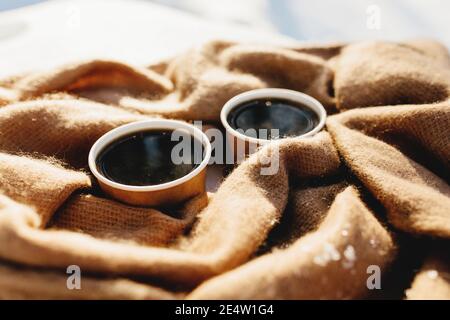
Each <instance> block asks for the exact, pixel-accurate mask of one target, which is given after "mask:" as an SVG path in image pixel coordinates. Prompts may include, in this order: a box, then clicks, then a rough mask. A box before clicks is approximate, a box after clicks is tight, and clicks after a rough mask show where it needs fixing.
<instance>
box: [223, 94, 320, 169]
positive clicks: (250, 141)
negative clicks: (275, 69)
mask: <svg viewBox="0 0 450 320" xmlns="http://www.w3.org/2000/svg"><path fill="white" fill-rule="evenodd" d="M273 98H275V99H285V100H289V101H293V102H297V103H299V104H301V105H304V106H306V107H308V108H310V109H311V110H312V111H314V112H315V113H316V114H317V116H318V118H319V122H318V124H317V125H316V126H315V127H314V128H313V129H312V130H311V131H308V132H306V133H304V134H302V135H300V136H297V137H301V138H306V137H311V136H313V135H315V134H316V133H317V132H319V131H320V130H322V128H323V126H324V125H325V120H326V118H327V113H326V111H325V108H324V107H323V105H322V104H321V103H320V102H319V101H317V100H316V99H314V98H313V97H311V96H309V95H307V94H304V93H301V92H298V91H294V90H288V89H279V88H266V89H255V90H250V91H246V92H243V93H241V94H238V95H237V96H234V97H233V98H231V99H230V100H228V101H227V102H226V103H225V105H224V106H223V108H222V111H221V112H220V120H221V122H222V125H223V126H224V127H225V130H226V133H227V141H228V143H229V146H228V147H229V151H230V152H233V153H234V159H235V161H237V162H240V161H242V160H243V158H245V156H247V155H249V154H251V153H253V152H254V151H255V150H256V149H257V148H258V147H260V146H262V145H264V144H267V143H269V142H270V141H271V140H267V139H258V138H254V137H249V136H246V135H244V134H243V133H241V132H238V131H237V130H235V129H233V128H232V127H231V126H230V124H229V123H228V120H227V118H228V114H229V113H230V112H231V111H232V110H233V109H234V108H236V107H238V106H239V105H241V104H242V103H245V102H248V101H253V100H258V99H273ZM242 145H244V147H243V148H239V147H238V146H242ZM238 150H244V152H239V151H238Z"/></svg>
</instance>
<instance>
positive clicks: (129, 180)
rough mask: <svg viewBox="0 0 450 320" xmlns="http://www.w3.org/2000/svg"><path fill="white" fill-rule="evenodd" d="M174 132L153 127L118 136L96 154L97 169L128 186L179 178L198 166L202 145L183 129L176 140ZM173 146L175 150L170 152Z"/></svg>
mask: <svg viewBox="0 0 450 320" xmlns="http://www.w3.org/2000/svg"><path fill="white" fill-rule="evenodd" d="M173 133H174V131H173V130H165V129H161V130H159V129H153V130H147V131H141V132H136V133H132V134H129V135H126V136H123V137H120V138H118V139H117V140H116V141H113V142H111V143H110V144H109V145H107V146H106V147H105V148H104V149H103V150H102V151H101V152H100V153H99V155H98V157H97V159H96V165H97V170H98V171H99V172H100V173H101V174H102V175H103V176H105V177H106V178H107V179H109V180H112V181H114V182H118V183H121V184H125V185H131V186H150V185H157V184H161V183H165V182H169V181H173V180H176V179H179V178H181V177H183V176H185V175H187V174H189V173H190V172H191V171H193V170H194V169H195V168H196V167H197V166H198V165H199V163H200V162H201V160H202V155H203V145H202V143H201V142H200V141H199V140H198V139H196V138H194V137H193V136H190V135H189V134H188V133H185V132H183V131H180V132H178V131H177V139H176V140H175V141H172V134H173ZM180 143H184V145H183V146H184V147H182V145H180ZM187 144H189V145H187ZM174 148H177V149H176V150H177V151H178V152H176V153H175V154H172V150H174ZM185 153H187V154H185Z"/></svg>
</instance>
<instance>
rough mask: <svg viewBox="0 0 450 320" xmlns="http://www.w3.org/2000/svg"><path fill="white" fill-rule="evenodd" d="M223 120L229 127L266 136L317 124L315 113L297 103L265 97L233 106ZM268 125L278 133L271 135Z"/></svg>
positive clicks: (306, 129)
mask: <svg viewBox="0 0 450 320" xmlns="http://www.w3.org/2000/svg"><path fill="white" fill-rule="evenodd" d="M227 121H228V123H229V124H230V126H231V127H232V128H233V129H235V130H236V129H242V130H244V134H245V135H247V136H250V137H253V138H258V139H268V140H270V139H279V138H286V137H295V136H300V135H303V134H305V133H308V132H310V131H311V130H313V129H314V128H315V127H316V126H317V125H318V123H319V116H318V115H317V114H316V113H315V112H314V111H313V110H311V108H309V107H307V106H305V105H303V104H301V103H298V102H295V101H290V100H286V99H277V98H267V99H256V100H251V101H247V102H244V103H242V104H240V105H238V106H236V107H235V108H234V109H233V110H231V111H230V113H229V114H228V117H227ZM252 129H254V130H252ZM262 129H265V130H262ZM271 129H278V135H276V136H274V135H272V132H271Z"/></svg>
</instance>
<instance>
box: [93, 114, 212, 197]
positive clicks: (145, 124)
mask: <svg viewBox="0 0 450 320" xmlns="http://www.w3.org/2000/svg"><path fill="white" fill-rule="evenodd" d="M145 129H166V130H167V129H169V130H176V129H185V130H187V131H188V133H189V134H190V135H191V136H192V137H194V139H198V140H199V141H200V142H201V143H202V145H203V147H204V150H205V151H204V156H203V159H202V161H201V162H200V164H199V166H198V167H196V168H195V169H194V170H192V171H191V172H189V173H188V174H187V175H185V176H182V177H181V178H178V179H175V180H172V181H169V182H165V183H161V184H155V185H148V186H133V185H127V184H122V183H119V182H115V181H112V180H110V179H108V178H106V177H105V176H103V175H102V174H101V173H100V172H99V171H98V170H97V165H96V158H97V156H98V155H99V154H100V152H101V151H103V149H104V148H105V147H106V146H107V145H108V144H109V143H111V142H112V141H115V140H116V139H118V138H120V137H123V136H126V135H128V134H131V133H135V132H140V131H143V130H145ZM210 158H211V143H210V142H209V139H208V137H207V136H206V134H205V133H203V131H202V130H200V129H199V128H197V127H195V126H194V125H191V124H188V123H186V122H183V121H178V120H168V119H150V120H142V121H136V122H131V123H127V124H124V125H122V126H119V127H117V128H114V129H112V130H110V131H108V132H106V133H105V134H103V135H102V136H101V137H100V138H98V139H97V141H96V142H95V143H94V144H93V145H92V147H91V149H90V151H89V156H88V164H89V169H90V170H91V172H92V174H93V175H94V176H95V177H96V178H97V179H98V180H99V181H101V182H103V183H104V184H106V185H108V186H110V187H112V188H115V189H120V190H124V191H134V192H148V191H157V190H165V189H168V188H171V187H175V186H178V185H180V184H182V183H184V182H186V181H189V180H190V179H192V178H194V177H195V176H196V175H198V174H199V173H200V172H202V170H203V169H205V168H206V166H207V165H208V163H209V160H210Z"/></svg>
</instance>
